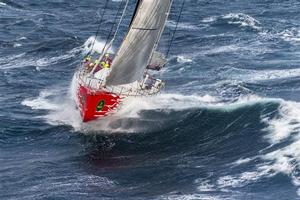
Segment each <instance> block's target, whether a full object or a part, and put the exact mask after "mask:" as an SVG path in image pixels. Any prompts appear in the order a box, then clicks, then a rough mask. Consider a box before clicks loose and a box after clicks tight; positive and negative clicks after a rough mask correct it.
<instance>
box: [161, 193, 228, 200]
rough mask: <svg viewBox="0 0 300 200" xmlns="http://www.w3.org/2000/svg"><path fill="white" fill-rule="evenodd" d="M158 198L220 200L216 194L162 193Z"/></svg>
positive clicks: (171, 199)
mask: <svg viewBox="0 0 300 200" xmlns="http://www.w3.org/2000/svg"><path fill="white" fill-rule="evenodd" d="M158 199H168V200H195V199H201V200H220V199H223V198H220V197H218V196H211V195H208V194H183V195H164V196H160V197H159V198H158Z"/></svg>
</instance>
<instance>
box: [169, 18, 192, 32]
mask: <svg viewBox="0 0 300 200" xmlns="http://www.w3.org/2000/svg"><path fill="white" fill-rule="evenodd" d="M176 24H177V22H175V21H172V20H168V21H167V24H166V25H167V27H170V28H175V27H176ZM177 29H183V30H197V29H198V27H197V26H195V25H192V24H189V23H185V22H179V23H178V25H177Z"/></svg>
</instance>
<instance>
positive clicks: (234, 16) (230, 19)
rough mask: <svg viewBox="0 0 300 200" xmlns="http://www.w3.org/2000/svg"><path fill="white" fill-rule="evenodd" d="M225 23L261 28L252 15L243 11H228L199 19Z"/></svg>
mask: <svg viewBox="0 0 300 200" xmlns="http://www.w3.org/2000/svg"><path fill="white" fill-rule="evenodd" d="M223 21H225V23H227V24H231V25H238V26H239V27H249V28H251V29H253V30H258V31H260V30H262V27H261V23H260V22H259V21H258V20H257V19H255V18H254V17H252V16H250V15H247V14H244V13H229V14H226V15H221V16H211V17H207V18H204V19H202V20H201V22H202V23H208V24H215V23H223Z"/></svg>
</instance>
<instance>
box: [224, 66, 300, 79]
mask: <svg viewBox="0 0 300 200" xmlns="http://www.w3.org/2000/svg"><path fill="white" fill-rule="evenodd" d="M222 73H224V74H223V75H224V76H226V77H227V78H228V79H235V80H241V81H246V82H257V81H267V80H275V79H287V78H293V77H299V76H300V68H294V69H275V70H254V69H238V68H234V67H230V68H229V69H228V70H227V71H225V70H223V71H222Z"/></svg>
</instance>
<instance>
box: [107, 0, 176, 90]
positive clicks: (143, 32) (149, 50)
mask: <svg viewBox="0 0 300 200" xmlns="http://www.w3.org/2000/svg"><path fill="white" fill-rule="evenodd" d="M171 4H172V0H140V1H139V2H138V7H137V9H136V13H135V16H134V19H133V21H132V23H131V26H130V29H129V31H128V33H127V36H126V37H125V39H124V41H123V43H122V45H121V47H120V49H119V51H118V52H117V55H116V57H115V59H114V61H113V63H112V66H111V72H110V74H109V76H108V77H107V81H106V84H107V85H122V84H128V83H132V82H135V81H137V80H140V79H141V78H142V76H143V73H144V70H145V68H146V66H147V65H148V64H149V61H150V59H151V56H152V54H153V50H154V49H155V48H156V45H157V42H158V41H159V39H160V37H161V34H162V32H163V30H164V27H165V24H166V20H167V18H168V15H169V11H170V8H171Z"/></svg>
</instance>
